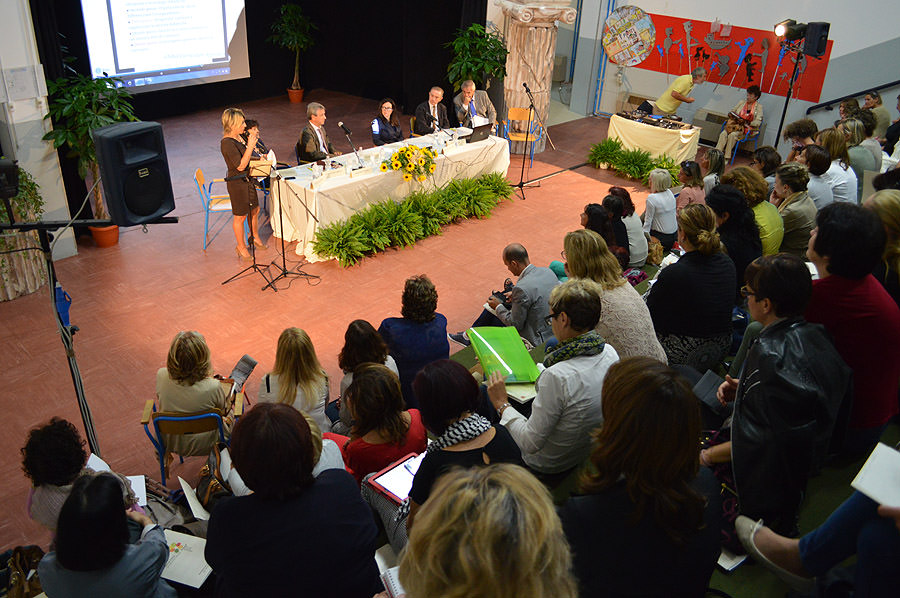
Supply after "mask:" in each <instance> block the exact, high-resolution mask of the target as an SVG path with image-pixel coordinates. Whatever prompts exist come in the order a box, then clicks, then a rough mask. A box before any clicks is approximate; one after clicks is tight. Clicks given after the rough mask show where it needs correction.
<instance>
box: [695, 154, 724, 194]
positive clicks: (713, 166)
mask: <svg viewBox="0 0 900 598" xmlns="http://www.w3.org/2000/svg"><path fill="white" fill-rule="evenodd" d="M700 166H702V167H703V168H704V169H705V170H706V176H704V177H703V193H704V194H706V193H709V190H710V189H712V188H713V187H715V186H716V185H718V184H719V179H720V178H721V177H722V174H723V173H724V172H725V154H723V153H722V151H721V150H717V149H710V150H706V153H705V154H703V160H701V161H700Z"/></svg>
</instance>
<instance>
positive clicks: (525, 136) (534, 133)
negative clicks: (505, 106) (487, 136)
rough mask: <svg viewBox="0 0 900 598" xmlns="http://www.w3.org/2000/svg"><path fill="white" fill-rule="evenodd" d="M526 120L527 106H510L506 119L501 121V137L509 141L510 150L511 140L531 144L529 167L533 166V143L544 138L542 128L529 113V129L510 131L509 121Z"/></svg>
mask: <svg viewBox="0 0 900 598" xmlns="http://www.w3.org/2000/svg"><path fill="white" fill-rule="evenodd" d="M514 120H515V121H523V122H525V123H527V122H528V108H510V109H509V111H508V112H507V113H506V120H505V121H503V137H504V138H505V139H506V140H507V141H509V148H510V151H512V142H513V141H522V142H524V143H530V144H531V163H530V164H529V168H530V167H531V166H534V144H535V143H537V142H538V141H540V140H541V139H543V138H544V128H543V127H542V126H541V123H539V122H538V121H537V119H536V118H535V117H534V115H533V114H532V115H531V129H530V130H528V131H527V132H522V131H510V127H509V125H510V122H512V121H514Z"/></svg>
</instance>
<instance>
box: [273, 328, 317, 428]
mask: <svg viewBox="0 0 900 598" xmlns="http://www.w3.org/2000/svg"><path fill="white" fill-rule="evenodd" d="M259 400H260V401H261V402H264V403H283V404H285V405H291V406H292V407H293V408H294V409H296V410H297V411H299V412H301V413H304V414H306V415H309V416H310V417H312V418H313V419H314V420H315V422H316V423H317V424H318V425H319V428H321V429H322V431H323V432H328V431H330V430H331V421H330V420H329V419H328V417H327V416H326V415H325V405H326V404H327V403H328V376H327V375H326V374H325V370H323V369H322V366H321V365H320V364H319V358H318V357H317V356H316V349H315V347H313V344H312V341H311V340H310V339H309V335H308V334H306V331H304V330H302V329H300V328H285V329H284V331H283V332H282V333H281V336H279V337H278V348H277V349H276V351H275V367H274V368H272V371H271V372H269V373H268V374H266V375H265V376H263V379H262V382H261V383H260V385H259Z"/></svg>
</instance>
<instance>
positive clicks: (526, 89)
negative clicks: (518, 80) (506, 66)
mask: <svg viewBox="0 0 900 598" xmlns="http://www.w3.org/2000/svg"><path fill="white" fill-rule="evenodd" d="M522 87H524V88H525V92H526V93H531V90H530V89H528V84H527V83H522Z"/></svg>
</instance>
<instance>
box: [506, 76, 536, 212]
mask: <svg viewBox="0 0 900 598" xmlns="http://www.w3.org/2000/svg"><path fill="white" fill-rule="evenodd" d="M522 87H524V88H525V93H526V94H527V95H528V127H527V128H526V129H525V141H523V142H522V169H521V171H519V182H518V183H516V184H515V185H513V187H514V188H515V189H518V190H519V193H520V194H521V196H522V201H525V187H539V186H540V184H537V185H526V184H525V159H526V158H527V157H528V137H529V136H532V137H533V135H532V133H531V115H532V114H534V113H535V112H536V111H535V109H534V97H533V96H532V95H531V90H530V89H528V84H527V83H522ZM541 126H543V125H541ZM532 143H534V142H533V141H532Z"/></svg>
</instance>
